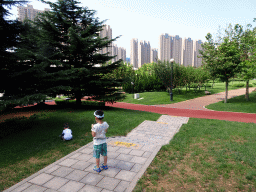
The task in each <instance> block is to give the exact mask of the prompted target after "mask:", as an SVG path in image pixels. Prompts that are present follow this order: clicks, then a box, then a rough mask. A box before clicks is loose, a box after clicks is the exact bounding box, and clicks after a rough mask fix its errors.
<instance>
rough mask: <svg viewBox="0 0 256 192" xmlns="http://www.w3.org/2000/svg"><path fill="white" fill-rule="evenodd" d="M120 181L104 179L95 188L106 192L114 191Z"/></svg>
mask: <svg viewBox="0 0 256 192" xmlns="http://www.w3.org/2000/svg"><path fill="white" fill-rule="evenodd" d="M120 181H121V180H119V179H115V178H110V177H104V178H103V179H102V180H101V181H100V182H99V183H98V184H97V185H96V186H97V187H102V188H104V189H108V190H114V189H115V187H116V186H117V185H118V183H120Z"/></svg>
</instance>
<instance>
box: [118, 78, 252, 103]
mask: <svg viewBox="0 0 256 192" xmlns="http://www.w3.org/2000/svg"><path fill="white" fill-rule="evenodd" d="M252 82H255V83H256V80H253V81H250V83H252ZM234 84H235V83H234ZM232 85H233V84H232V82H230V83H229V87H228V90H234V89H240V88H243V87H233V86H232ZM254 86H255V87H256V84H255V85H254ZM206 90H207V91H209V92H211V94H216V93H220V92H225V84H224V83H215V84H214V86H213V88H212V87H207V88H206ZM204 91H205V88H201V90H200V91H199V90H197V91H194V89H193V88H191V89H190V91H189V89H187V91H186V88H183V89H182V90H181V92H180V93H179V92H178V91H177V90H174V91H173V101H170V94H169V93H168V92H166V91H163V92H143V93H139V95H140V98H143V99H140V100H138V99H133V96H134V95H133V94H128V93H126V95H127V97H126V98H125V99H124V100H123V101H122V102H125V103H133V104H142V105H160V104H172V103H178V102H181V101H186V100H189V99H194V98H198V97H203V96H205V92H204Z"/></svg>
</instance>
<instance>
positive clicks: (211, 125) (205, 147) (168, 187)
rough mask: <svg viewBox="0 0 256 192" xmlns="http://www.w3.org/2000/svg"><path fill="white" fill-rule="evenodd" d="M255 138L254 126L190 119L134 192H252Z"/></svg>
mask: <svg viewBox="0 0 256 192" xmlns="http://www.w3.org/2000/svg"><path fill="white" fill-rule="evenodd" d="M255 134H256V124H254V123H239V122H229V121H220V120H212V119H196V118H190V119H189V122H188V124H184V125H183V126H182V127H181V129H180V131H179V132H178V133H177V134H176V135H175V136H174V138H173V139H172V140H171V141H170V143H169V144H168V145H165V146H163V147H162V148H161V149H160V151H159V152H158V154H157V156H156V157H155V158H154V160H153V162H152V163H151V165H150V166H149V167H148V169H147V170H146V172H145V174H144V175H143V176H142V178H141V179H140V180H139V181H138V183H137V186H136V187H135V190H134V191H135V192H141V191H178V192H183V191H255V190H256V153H255V148H256V141H255Z"/></svg>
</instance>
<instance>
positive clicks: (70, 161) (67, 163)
mask: <svg viewBox="0 0 256 192" xmlns="http://www.w3.org/2000/svg"><path fill="white" fill-rule="evenodd" d="M76 162H78V160H75V159H65V160H64V161H62V162H61V163H59V165H62V166H66V167H70V166H71V165H73V164H75V163H76Z"/></svg>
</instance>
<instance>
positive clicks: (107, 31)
mask: <svg viewBox="0 0 256 192" xmlns="http://www.w3.org/2000/svg"><path fill="white" fill-rule="evenodd" d="M100 37H101V38H104V37H107V38H108V40H111V39H112V29H111V28H110V26H109V25H103V30H102V31H100ZM112 46H113V43H110V44H109V45H108V46H107V47H104V48H103V49H102V50H100V51H99V53H100V54H105V53H108V54H107V55H108V56H112V55H113V54H112Z"/></svg>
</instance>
